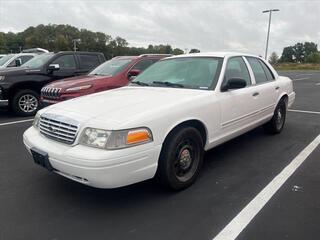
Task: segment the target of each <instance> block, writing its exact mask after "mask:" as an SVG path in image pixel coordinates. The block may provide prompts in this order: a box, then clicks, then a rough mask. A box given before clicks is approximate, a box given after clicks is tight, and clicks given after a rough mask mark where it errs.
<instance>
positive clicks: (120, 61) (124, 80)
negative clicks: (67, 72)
mask: <svg viewBox="0 0 320 240" xmlns="http://www.w3.org/2000/svg"><path fill="white" fill-rule="evenodd" d="M168 56H171V55H168V54H143V55H140V56H122V57H114V58H113V59H111V60H110V61H107V62H105V63H103V64H101V65H100V66H98V67H97V68H95V69H94V70H93V71H91V72H90V73H89V74H88V75H85V76H77V77H73V78H67V79H63V80H59V81H55V82H52V83H50V84H48V85H47V86H45V87H44V88H42V90H41V105H42V106H47V105H50V104H53V103H57V102H61V101H64V100H68V99H71V98H75V97H79V96H83V95H88V94H91V93H96V92H101V91H105V90H110V89H113V88H118V87H122V86H125V85H127V84H128V83H129V82H130V79H132V78H133V77H135V76H137V75H138V74H139V73H141V72H142V71H144V70H145V69H146V68H148V67H149V66H151V65H152V64H153V63H155V62H157V61H159V60H160V59H162V58H164V57H168Z"/></svg>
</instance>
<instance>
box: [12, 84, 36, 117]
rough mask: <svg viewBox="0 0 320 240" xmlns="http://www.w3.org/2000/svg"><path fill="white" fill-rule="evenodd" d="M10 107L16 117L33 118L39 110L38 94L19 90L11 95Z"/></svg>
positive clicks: (27, 90)
mask: <svg viewBox="0 0 320 240" xmlns="http://www.w3.org/2000/svg"><path fill="white" fill-rule="evenodd" d="M10 107H11V110H12V111H13V112H14V113H15V114H16V115H18V116H21V117H27V116H33V115H35V114H36V112H37V111H38V109H39V94H38V93H37V92H35V91H33V90H29V89H26V90H19V91H17V92H16V93H15V94H14V95H13V97H12V99H11V101H10Z"/></svg>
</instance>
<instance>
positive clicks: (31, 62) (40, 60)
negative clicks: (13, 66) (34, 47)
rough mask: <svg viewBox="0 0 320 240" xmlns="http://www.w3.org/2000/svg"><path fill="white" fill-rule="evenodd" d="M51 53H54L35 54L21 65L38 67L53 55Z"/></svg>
mask: <svg viewBox="0 0 320 240" xmlns="http://www.w3.org/2000/svg"><path fill="white" fill-rule="evenodd" d="M53 54H54V53H43V54H41V55H38V56H35V57H34V58H32V59H31V60H29V61H28V62H26V63H25V64H22V65H21V66H23V67H27V68H40V67H42V66H43V65H44V64H46V63H47V62H48V60H49V59H50V58H51V57H52V56H53Z"/></svg>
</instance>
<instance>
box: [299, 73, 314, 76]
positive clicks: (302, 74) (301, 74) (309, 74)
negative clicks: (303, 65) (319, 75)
mask: <svg viewBox="0 0 320 240" xmlns="http://www.w3.org/2000/svg"><path fill="white" fill-rule="evenodd" d="M312 75H313V73H300V74H297V75H296V76H312Z"/></svg>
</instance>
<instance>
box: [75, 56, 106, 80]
mask: <svg viewBox="0 0 320 240" xmlns="http://www.w3.org/2000/svg"><path fill="white" fill-rule="evenodd" d="M76 56H77V58H78V61H79V70H78V71H77V75H82V74H86V73H89V72H90V71H91V70H93V69H94V68H96V67H97V66H99V65H100V63H101V60H100V59H99V56H98V55H97V54H86V53H77V54H76Z"/></svg>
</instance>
